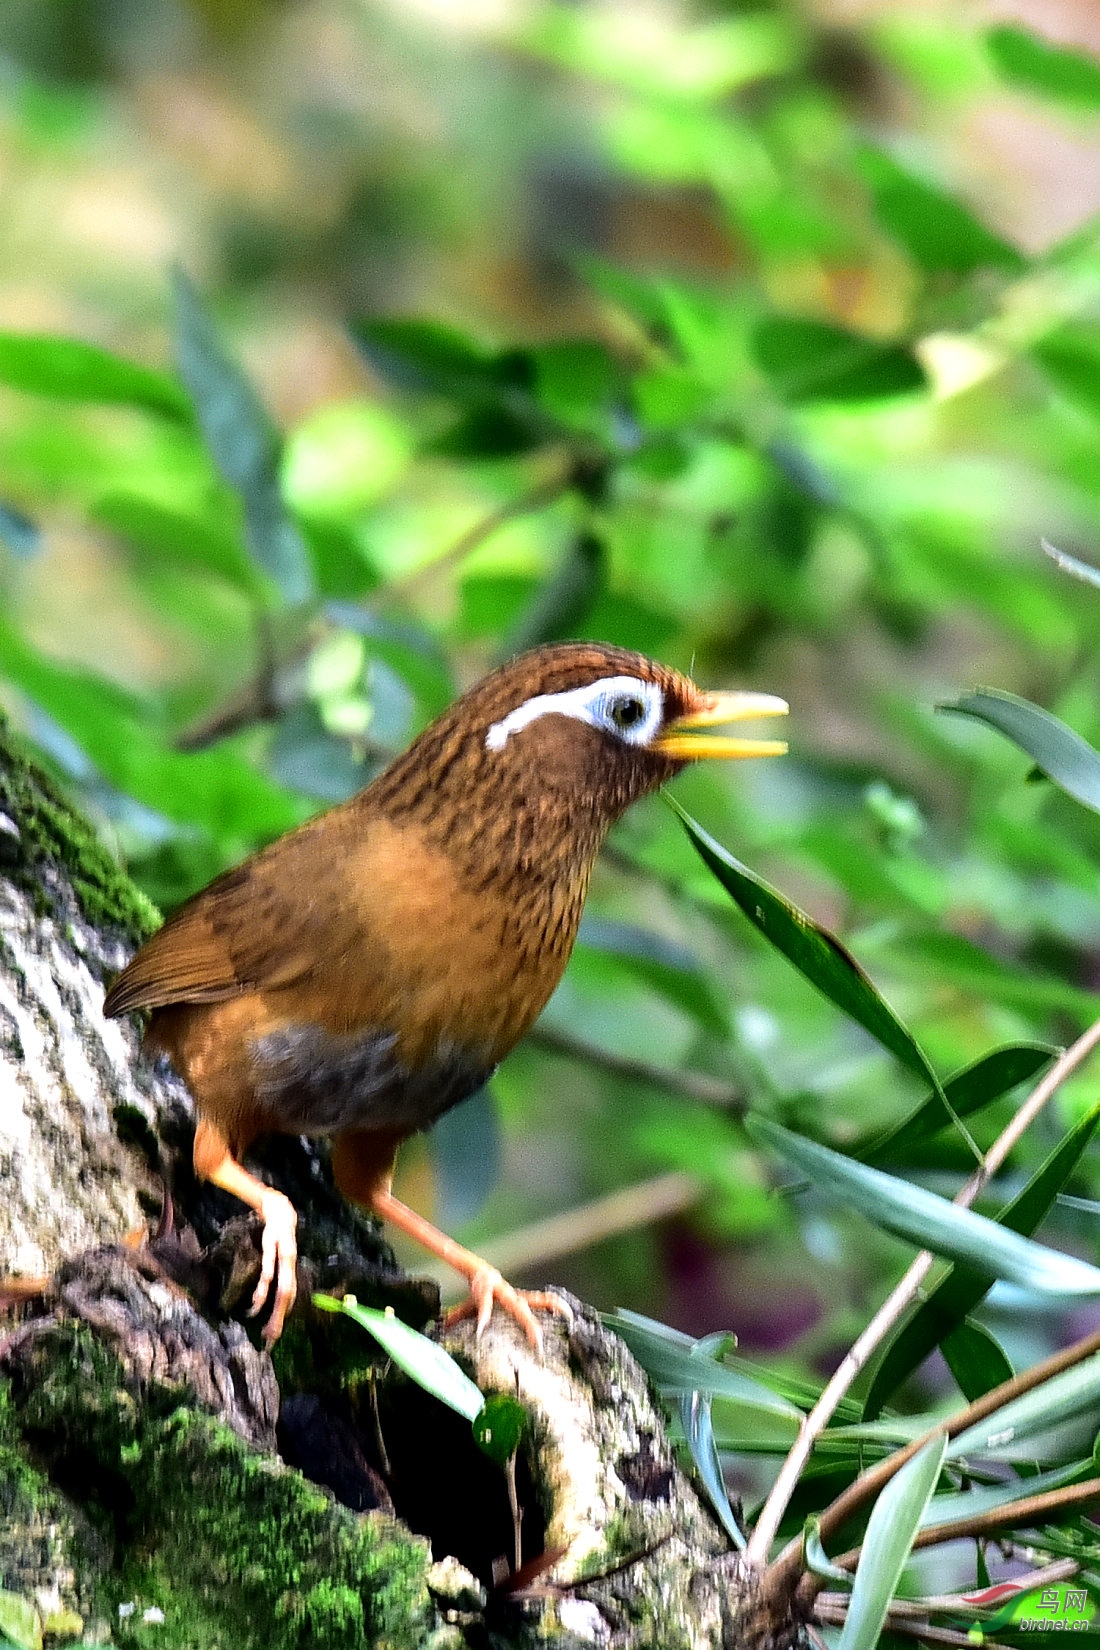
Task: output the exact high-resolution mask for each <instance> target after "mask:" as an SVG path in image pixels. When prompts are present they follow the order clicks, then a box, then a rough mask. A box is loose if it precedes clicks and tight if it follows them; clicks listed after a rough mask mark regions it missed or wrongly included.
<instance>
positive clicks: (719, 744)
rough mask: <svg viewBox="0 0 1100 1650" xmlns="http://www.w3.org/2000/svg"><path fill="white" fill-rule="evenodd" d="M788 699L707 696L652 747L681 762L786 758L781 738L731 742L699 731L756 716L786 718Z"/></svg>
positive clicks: (760, 695) (754, 695)
mask: <svg viewBox="0 0 1100 1650" xmlns="http://www.w3.org/2000/svg"><path fill="white" fill-rule="evenodd" d="M788 709H789V706H788V704H787V701H786V700H785V699H777V698H776V697H775V696H774V694H771V693H708V694H707V695H706V696H705V698H704V700H703V703H702V704H701V705H700V706H699V707H698V709H696V710H693V711H689V713H688V714H687V716H681V717H678V718H677V720H676V721H675V722H670V723H669V725H668V727H667V728H666V729H665V730H664V732H663V733H661V734H658V736H657V738H656V739H655V740H654V741H653V743H652V745H651V746H650V749H651V750H655V751H660V752H661V755H662V756H674V757H675V758H676V759H677V761H680V762H698V761H703V760H707V759H711V758H715V757H736V756H783V755H784V754H785V752H786V749H787V746H786V744H785V743H784V741H783V740H782V739H731V738H729V737H727V736H724V735H721V734H708V733H698V732H696V729H698V728H716V727H723V726H724V725H725V724H726V723H727V722H747V721H750V720H751V719H754V718H755V717H757V716H786V714H787V711H788Z"/></svg>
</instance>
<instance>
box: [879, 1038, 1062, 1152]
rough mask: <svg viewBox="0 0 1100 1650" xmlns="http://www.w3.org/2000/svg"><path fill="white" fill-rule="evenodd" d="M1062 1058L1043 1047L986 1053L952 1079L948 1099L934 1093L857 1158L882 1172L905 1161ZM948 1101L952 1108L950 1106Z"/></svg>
mask: <svg viewBox="0 0 1100 1650" xmlns="http://www.w3.org/2000/svg"><path fill="white" fill-rule="evenodd" d="M1056 1053H1057V1050H1056V1049H1053V1048H1050V1047H1049V1046H1047V1045H1046V1044H1043V1043H1009V1044H1006V1046H1005V1047H1003V1048H995V1049H993V1050H992V1052H991V1053H989V1054H983V1055H982V1057H981V1059H980V1060H975V1062H974V1064H973V1065H971V1066H967V1067H966V1068H965V1070H963V1071H960V1072H956V1074H955V1076H954V1077H949V1078H948V1079H947V1081H946V1082H945V1083H944V1085H943V1095H942V1096H941V1095H940V1094H938V1093H936V1092H933V1093H932V1094H930V1095H929V1096H928V1098H927V1100H922V1101H921V1103H920V1105H919V1106H917V1108H916V1109H915V1110H914V1111H912V1112H910V1114H909V1116H908V1117H905V1118H903V1119H902V1121H901V1122H900V1123H896V1124H895V1125H894V1127H893V1128H891V1129H888V1130H887V1131H886V1132H885V1133H882V1132H881V1131H880V1132H878V1133H876V1134H874V1135H872V1136H870V1137H869V1138H868V1139H867V1140H866V1143H860V1144H858V1145H857V1146H856V1147H855V1148H854V1150H853V1152H852V1156H853V1157H858V1158H859V1160H860V1161H861V1162H863V1163H872V1164H874V1165H875V1166H876V1167H878V1166H881V1165H883V1164H885V1163H889V1162H895V1163H896V1162H899V1161H901V1160H902V1159H904V1158H905V1157H906V1156H908V1155H909V1154H910V1153H911V1152H912V1151H913V1149H914V1148H915V1147H917V1146H920V1145H923V1144H924V1142H925V1141H927V1140H930V1139H931V1138H932V1137H933V1136H934V1135H936V1134H939V1133H940V1131H941V1130H943V1129H946V1128H949V1127H950V1126H951V1125H952V1124H953V1123H954V1121H955V1119H956V1118H959V1117H970V1116H973V1114H974V1113H975V1112H979V1111H982V1110H983V1109H984V1108H985V1107H986V1106H989V1105H992V1104H993V1102H994V1101H996V1100H999V1099H1000V1098H1001V1096H1002V1095H1005V1094H1008V1093H1009V1092H1010V1091H1011V1090H1012V1089H1014V1088H1015V1087H1016V1086H1017V1084H1019V1083H1026V1082H1027V1081H1028V1079H1029V1078H1031V1077H1034V1076H1035V1074H1036V1073H1037V1072H1038V1071H1040V1070H1041V1069H1042V1068H1043V1066H1046V1065H1049V1064H1050V1062H1051V1060H1052V1059H1053V1058H1054V1056H1055V1054H1056ZM945 1098H946V1100H947V1105H944V1099H945Z"/></svg>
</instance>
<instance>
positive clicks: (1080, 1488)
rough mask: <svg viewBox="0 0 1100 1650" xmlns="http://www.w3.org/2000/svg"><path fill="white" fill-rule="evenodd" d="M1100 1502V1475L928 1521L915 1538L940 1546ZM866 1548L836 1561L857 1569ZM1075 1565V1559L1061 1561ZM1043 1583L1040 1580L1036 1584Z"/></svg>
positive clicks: (916, 1542)
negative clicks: (962, 1515) (982, 1509)
mask: <svg viewBox="0 0 1100 1650" xmlns="http://www.w3.org/2000/svg"><path fill="white" fill-rule="evenodd" d="M1090 1501H1100V1478H1086V1479H1085V1481H1084V1482H1083V1483H1081V1484H1067V1485H1066V1486H1065V1487H1064V1488H1063V1489H1060V1490H1047V1491H1046V1492H1045V1493H1044V1494H1043V1495H1022V1496H1021V1497H1020V1499H1019V1500H1018V1501H1006V1502H1005V1504H1004V1505H1003V1506H1001V1507H990V1509H989V1510H988V1512H984V1513H975V1514H974V1516H973V1518H956V1519H952V1520H951V1522H950V1523H949V1524H928V1525H926V1526H925V1528H924V1529H923V1530H918V1531H917V1533H916V1536H915V1538H914V1540H913V1548H914V1551H915V1550H916V1548H918V1547H938V1546H939V1544H940V1542H941V1541H965V1540H975V1539H977V1538H978V1537H980V1536H983V1535H994V1534H996V1532H997V1531H998V1530H1004V1529H1019V1528H1021V1526H1022V1527H1025V1528H1026V1527H1027V1526H1029V1525H1031V1524H1039V1523H1044V1522H1048V1521H1049V1519H1048V1515H1050V1514H1054V1513H1059V1512H1064V1511H1065V1510H1066V1509H1067V1508H1069V1507H1081V1506H1087V1505H1088V1503H1089V1502H1090ZM862 1551H863V1548H862V1547H849V1549H848V1551H847V1552H846V1553H841V1554H840V1556H839V1557H838V1558H834V1559H833V1563H834V1564H836V1565H839V1567H840V1568H841V1569H842V1570H854V1569H855V1567H856V1565H857V1564H858V1563H859V1555H860V1553H861V1552H862ZM1061 1562H1062V1563H1069V1564H1073V1565H1074V1571H1071V1572H1070V1573H1071V1574H1073V1573H1075V1571H1076V1568H1077V1566H1076V1563H1075V1561H1074V1560H1073V1559H1064V1560H1061ZM1036 1585H1039V1583H1036Z"/></svg>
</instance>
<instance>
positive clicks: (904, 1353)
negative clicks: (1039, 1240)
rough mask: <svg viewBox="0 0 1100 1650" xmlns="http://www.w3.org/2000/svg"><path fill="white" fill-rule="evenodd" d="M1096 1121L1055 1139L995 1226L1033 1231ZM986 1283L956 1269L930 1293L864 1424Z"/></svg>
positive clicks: (875, 1386) (875, 1383) (895, 1346)
mask: <svg viewBox="0 0 1100 1650" xmlns="http://www.w3.org/2000/svg"><path fill="white" fill-rule="evenodd" d="M1098 1123H1100V1106H1097V1107H1094V1108H1093V1110H1092V1111H1091V1112H1090V1113H1088V1115H1087V1116H1085V1117H1083V1118H1082V1119H1081V1121H1080V1122H1079V1123H1078V1124H1076V1126H1075V1127H1074V1128H1073V1129H1071V1130H1070V1132H1069V1134H1068V1135H1067V1136H1066V1138H1065V1139H1064V1140H1061V1141H1059V1143H1058V1145H1057V1146H1056V1147H1055V1148H1054V1150H1053V1151H1052V1152H1051V1153H1050V1154H1049V1156H1048V1157H1047V1158H1046V1159H1045V1161H1044V1162H1043V1163H1041V1164H1040V1165H1039V1167H1038V1169H1036V1171H1035V1173H1034V1174H1033V1175H1032V1176H1031V1178H1030V1180H1029V1181H1028V1182H1027V1185H1026V1186H1024V1188H1023V1190H1022V1191H1020V1192H1019V1193H1018V1194H1017V1196H1016V1197H1014V1198H1013V1199H1012V1201H1011V1202H1010V1203H1007V1204H1006V1205H1005V1207H1004V1208H1003V1209H1002V1210H1001V1212H1000V1214H999V1215H998V1216H997V1221H998V1224H999V1225H1002V1226H1004V1227H1005V1228H1006V1230H1008V1231H1012V1232H1020V1233H1022V1234H1023V1235H1024V1236H1028V1235H1030V1234H1031V1233H1032V1232H1034V1231H1035V1230H1036V1228H1037V1227H1038V1226H1039V1224H1040V1222H1041V1221H1043V1220H1044V1219H1045V1218H1046V1215H1047V1212H1048V1211H1049V1209H1050V1207H1051V1205H1052V1203H1053V1202H1054V1200H1055V1199H1056V1198H1057V1196H1058V1194H1059V1193H1060V1192H1061V1189H1062V1187H1063V1186H1064V1185H1065V1184H1066V1182H1067V1180H1068V1179H1069V1177H1070V1175H1071V1174H1072V1173H1073V1171H1074V1169H1075V1168H1076V1167H1077V1164H1078V1163H1079V1162H1080V1160H1081V1157H1082V1155H1083V1153H1084V1151H1085V1149H1086V1148H1087V1146H1088V1145H1089V1142H1090V1141H1091V1140H1092V1137H1093V1135H1094V1134H1095V1133H1096V1127H1097V1124H1098ZM990 1281H991V1280H990V1278H989V1277H988V1275H987V1274H985V1273H983V1272H975V1271H974V1270H973V1269H972V1268H971V1267H964V1266H956V1267H955V1268H953V1270H952V1271H951V1272H950V1273H949V1274H948V1275H947V1277H945V1278H942V1279H941V1280H940V1282H939V1283H938V1284H937V1285H936V1286H935V1288H933V1289H932V1290H931V1291H930V1292H929V1294H928V1296H927V1297H926V1299H925V1300H924V1301H923V1303H922V1304H921V1305H920V1306H919V1307H918V1308H917V1310H916V1312H915V1313H914V1314H913V1316H912V1317H911V1318H909V1319H908V1320H907V1322H905V1323H904V1324H902V1326H901V1328H900V1329H899V1330H898V1332H897V1334H896V1335H895V1337H894V1339H893V1340H892V1341H891V1342H890V1343H889V1345H888V1346H887V1347H886V1350H885V1352H884V1353H883V1355H882V1358H881V1360H880V1362H879V1365H878V1368H877V1369H876V1371H875V1374H874V1378H873V1379H872V1381H871V1386H870V1390H869V1391H868V1393H867V1401H866V1403H865V1405H864V1410H863V1414H864V1419H865V1420H868V1421H870V1420H873V1419H874V1417H875V1416H876V1415H878V1414H879V1413H880V1412H881V1410H882V1407H883V1405H884V1404H886V1403H888V1402H889V1400H890V1399H891V1397H892V1396H893V1394H894V1393H895V1392H896V1391H897V1389H898V1387H899V1386H900V1385H901V1383H902V1382H903V1381H904V1380H907V1379H908V1377H909V1376H910V1375H911V1374H912V1372H913V1370H914V1369H916V1368H918V1367H919V1365H920V1364H922V1363H923V1362H924V1360H925V1358H926V1357H927V1356H928V1354H929V1353H930V1352H932V1351H934V1349H935V1348H936V1347H937V1346H939V1344H940V1342H941V1341H942V1340H943V1338H944V1336H945V1335H949V1334H950V1333H951V1330H952V1329H953V1328H954V1327H955V1325H956V1324H959V1323H961V1322H962V1321H963V1319H964V1318H965V1317H966V1316H967V1314H968V1313H969V1312H972V1311H973V1310H974V1308H975V1306H977V1304H978V1302H979V1301H980V1300H981V1299H982V1297H983V1296H984V1295H985V1293H986V1292H987V1290H988V1289H989V1285H990Z"/></svg>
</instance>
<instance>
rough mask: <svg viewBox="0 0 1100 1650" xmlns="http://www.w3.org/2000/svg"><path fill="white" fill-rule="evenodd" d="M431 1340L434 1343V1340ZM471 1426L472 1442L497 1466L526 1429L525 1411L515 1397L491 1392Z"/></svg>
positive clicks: (504, 1463)
mask: <svg viewBox="0 0 1100 1650" xmlns="http://www.w3.org/2000/svg"><path fill="white" fill-rule="evenodd" d="M431 1344H432V1345H433V1346H434V1344H435V1343H434V1341H433V1342H432V1343H431ZM452 1407H453V1406H452ZM473 1429H474V1442H475V1443H476V1445H477V1447H478V1449H479V1450H481V1452H482V1454H484V1455H487V1456H488V1457H489V1459H490V1461H495V1462H496V1464H497V1466H498V1467H503V1466H507V1464H508V1462H509V1461H510V1460H511V1459H512V1457H513V1455H514V1454H515V1453H516V1451H517V1449H518V1448H519V1446H520V1444H521V1442H522V1441H523V1435H524V1433H525V1432H526V1431H527V1411H526V1410H525V1409H524V1407H523V1405H522V1404H521V1403H520V1401H519V1399H518V1398H513V1397H512V1396H511V1395H510V1394H509V1393H507V1392H494V1393H491V1394H490V1395H489V1397H488V1398H486V1400H485V1402H484V1403H483V1404H482V1406H481V1408H480V1409H479V1410H478V1412H477V1414H476V1415H475V1416H474V1418H473Z"/></svg>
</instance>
